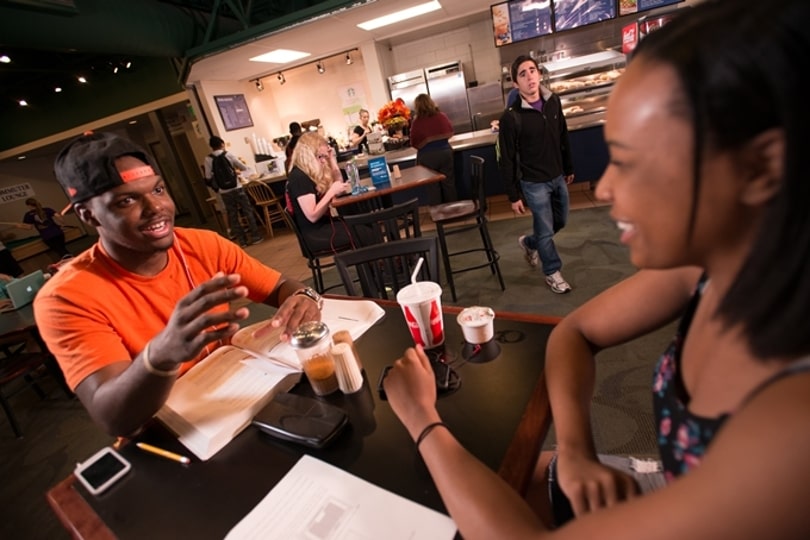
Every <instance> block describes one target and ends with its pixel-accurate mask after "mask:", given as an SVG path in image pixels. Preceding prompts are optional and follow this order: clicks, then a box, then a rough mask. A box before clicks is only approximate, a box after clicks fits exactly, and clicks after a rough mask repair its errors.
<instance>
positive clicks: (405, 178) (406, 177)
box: [332, 165, 446, 208]
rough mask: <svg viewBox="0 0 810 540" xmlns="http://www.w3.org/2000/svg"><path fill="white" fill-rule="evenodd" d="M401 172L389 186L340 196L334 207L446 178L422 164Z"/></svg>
mask: <svg viewBox="0 0 810 540" xmlns="http://www.w3.org/2000/svg"><path fill="white" fill-rule="evenodd" d="M400 172H401V177H400V178H393V177H392V178H391V184H390V185H389V186H384V187H381V186H377V187H375V188H374V189H370V190H369V191H366V192H365V193H360V194H358V195H346V196H343V197H338V198H336V199H333V200H332V206H333V207H334V208H340V207H341V206H346V205H349V204H355V203H359V202H364V201H369V200H371V199H375V198H377V197H382V196H384V195H390V194H392V193H397V192H399V191H405V190H406V189H413V188H416V187H419V186H426V185H428V184H434V183H436V182H441V181H442V180H444V179H445V178H446V177H445V175H443V174H442V173H440V172H437V171H434V170H433V169H428V168H427V167H424V166H422V165H415V166H413V167H409V168H407V169H402V170H401V171H400ZM363 180H366V181H367V180H368V178H364V179H361V181H363ZM365 183H367V182H365Z"/></svg>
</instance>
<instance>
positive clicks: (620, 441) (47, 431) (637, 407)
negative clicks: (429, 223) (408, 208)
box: [0, 208, 672, 539]
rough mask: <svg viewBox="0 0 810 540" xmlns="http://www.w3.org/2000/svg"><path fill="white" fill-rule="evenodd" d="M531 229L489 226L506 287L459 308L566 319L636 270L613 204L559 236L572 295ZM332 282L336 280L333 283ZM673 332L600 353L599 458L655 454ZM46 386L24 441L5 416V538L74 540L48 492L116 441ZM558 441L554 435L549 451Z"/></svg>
mask: <svg viewBox="0 0 810 540" xmlns="http://www.w3.org/2000/svg"><path fill="white" fill-rule="evenodd" d="M530 228H531V221H530V219H529V218H527V217H520V218H508V219H502V220H499V221H495V222H492V223H491V224H490V232H491V235H492V237H493V241H494V242H495V244H496V248H497V249H498V250H499V252H500V254H501V270H502V272H503V275H504V280H505V282H506V290H505V291H501V290H500V287H499V286H498V283H497V280H496V279H495V277H494V276H491V275H490V274H489V273H488V271H487V270H476V271H472V272H468V273H466V274H461V275H458V276H457V279H456V281H457V290H458V292H459V297H458V302H457V304H458V305H473V304H479V305H489V306H491V307H493V308H495V309H497V310H509V311H522V312H533V313H543V314H550V315H565V314H567V313H569V312H570V311H571V310H573V309H574V308H575V307H577V306H578V305H580V304H582V303H583V302H585V301H587V300H588V299H589V298H592V297H593V296H595V295H596V294H598V293H599V292H601V291H602V290H604V289H605V288H607V287H609V286H610V285H612V284H614V283H616V282H617V281H619V280H620V279H622V278H623V277H625V276H628V275H630V274H631V273H632V272H633V271H634V269H633V267H632V266H631V265H630V264H629V263H628V261H627V256H626V252H625V249H624V248H623V247H622V246H620V245H619V244H618V242H617V238H618V232H617V231H616V228H615V226H614V225H613V223H612V222H611V221H610V220H609V218H608V210H607V208H591V209H587V210H575V211H573V212H572V213H571V215H570V218H569V225H568V227H566V228H565V229H564V230H563V231H561V232H560V233H559V234H558V235H557V237H556V239H557V245H558V248H559V250H560V253H561V255H562V258H563V263H564V267H563V273H564V275H565V276H566V278H567V279H568V280H569V282H570V283H571V284H572V286H573V287H574V290H573V291H572V292H571V293H569V294H566V295H557V294H553V293H552V292H550V291H549V290H548V288H547V287H546V286H545V284H544V283H543V279H542V273H541V272H540V270H538V269H532V268H530V267H529V266H528V265H527V264H526V262H525V261H524V259H523V256H522V253H521V251H520V250H519V248H518V245H517V237H518V235H520V234H525V233H526V232H528V231H529V229H530ZM425 234H432V232H430V231H427V232H426V233H425ZM471 235H472V236H470V238H469V239H463V238H459V237H454V238H453V242H455V243H456V244H455V245H456V246H461V245H462V244H464V243H465V242H473V241H477V242H480V239H478V237H477V236H476V233H475V232H472V233H471ZM268 262H269V261H268ZM330 278H335V276H329V278H327V281H329V279H330ZM335 292H339V291H335ZM449 298H450V295H449V290H448V289H447V287H445V294H444V298H443V301H445V302H449ZM671 334H672V329H664V330H662V331H659V332H657V333H655V334H653V335H650V336H648V337H645V338H643V339H640V340H636V341H634V342H633V343H630V344H627V345H624V346H621V347H616V348H614V349H612V350H609V351H604V352H603V353H601V354H600V355H599V357H598V368H597V370H598V379H597V389H596V394H595V396H594V401H593V418H594V422H593V423H594V434H595V439H596V444H597V448H598V449H599V450H600V451H601V452H606V453H624V454H634V455H651V454H654V453H655V439H654V429H653V421H652V416H651V395H650V386H651V377H652V366H653V363H654V361H655V359H656V358H657V356H658V354H659V353H660V351H662V350H663V348H664V346H665V344H666V343H667V341H668V339H669V337H670V336H671ZM46 389H47V390H50V397H49V399H47V400H44V401H40V400H38V399H37V398H36V396H35V395H34V394H33V392H25V393H23V394H20V395H18V396H16V397H15V401H14V408H15V411H17V412H18V416H19V418H20V421H21V424H22V425H23V429H24V431H25V437H24V438H22V439H15V438H13V436H12V435H11V430H10V428H9V426H8V425H7V421H6V420H5V417H4V416H3V415H0V416H2V419H0V456H2V459H1V460H0V478H2V482H0V508H2V514H1V515H2V516H3V519H2V520H0V538H25V539H29V538H47V539H52V538H68V535H67V533H66V532H65V531H64V530H63V529H62V527H61V526H60V524H59V523H58V521H57V519H56V517H55V516H54V514H53V513H52V512H51V510H50V508H49V507H48V505H47V503H46V501H45V492H46V490H47V489H48V488H50V487H51V486H53V485H54V484H56V483H57V482H58V481H59V480H61V479H62V478H64V477H65V476H66V475H67V474H68V473H69V472H70V471H72V470H73V467H74V466H75V463H76V462H77V461H79V460H81V459H84V458H86V457H88V456H89V455H91V454H92V453H93V452H95V451H96V450H97V449H98V448H100V447H101V446H105V445H108V444H110V443H111V442H112V441H111V438H110V437H108V436H106V435H104V434H103V433H102V432H101V431H100V430H99V429H98V428H96V427H95V426H94V425H93V423H92V422H91V421H90V420H89V418H88V416H87V414H86V413H85V412H84V409H83V408H82V406H81V405H80V403H79V402H78V401H77V400H75V399H74V400H67V399H66V398H65V397H64V395H63V394H61V393H60V392H59V389H58V388H57V387H56V386H55V385H52V386H50V387H46ZM552 443H553V436H552V437H551V438H550V440H549V441H548V443H547V445H551V444H552Z"/></svg>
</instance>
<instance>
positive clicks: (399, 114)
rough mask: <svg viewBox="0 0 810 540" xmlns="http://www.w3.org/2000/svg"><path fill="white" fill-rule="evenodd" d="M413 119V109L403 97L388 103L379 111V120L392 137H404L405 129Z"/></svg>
mask: <svg viewBox="0 0 810 540" xmlns="http://www.w3.org/2000/svg"><path fill="white" fill-rule="evenodd" d="M410 119H411V110H410V109H408V106H407V105H405V102H404V101H403V100H402V98H397V99H395V100H394V101H389V102H388V103H386V104H385V105H384V106H383V108H382V109H380V111H379V112H378V113H377V121H379V122H380V124H382V126H383V127H384V128H385V129H386V130H387V131H388V135H389V136H391V137H398V138H404V136H405V135H404V132H405V129H406V128H407V127H408V122H409V121H410Z"/></svg>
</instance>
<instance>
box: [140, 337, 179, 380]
mask: <svg viewBox="0 0 810 540" xmlns="http://www.w3.org/2000/svg"><path fill="white" fill-rule="evenodd" d="M151 343H152V342H151V341H150V342H149V343H147V344H146V347H144V348H143V352H142V353H141V358H143V367H145V368H146V371H148V372H149V373H150V374H152V375H157V376H158V377H174V376H175V375H177V372H178V371H180V367H179V366H178V367H176V368H174V369H172V370H171V371H166V370H165V369H158V368H156V367H155V366H153V365H152V362H150V361H149V345H150V344H151Z"/></svg>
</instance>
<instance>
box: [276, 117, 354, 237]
mask: <svg viewBox="0 0 810 540" xmlns="http://www.w3.org/2000/svg"><path fill="white" fill-rule="evenodd" d="M348 189H349V184H348V183H347V182H344V181H343V176H342V174H341V172H340V168H339V167H338V164H337V158H336V157H335V152H334V150H333V149H332V147H330V146H329V144H328V143H327V142H326V139H325V138H323V137H322V136H321V135H318V134H317V133H314V132H309V133H305V134H303V135H301V138H300V139H298V144H296V145H295V150H294V151H293V154H292V168H291V170H290V173H289V174H288V175H287V201H288V203H287V206H288V210H290V211H291V212H292V217H293V219H294V220H295V223H296V224H297V225H298V229H299V230H300V231H301V234H302V235H303V236H304V238H305V239H306V242H307V245H308V246H309V248H310V249H312V250H314V251H321V250H331V251H333V252H338V251H341V250H344V249H345V248H346V247H351V246H353V245H354V242H353V241H352V238H351V235H350V234H349V230H348V227H346V224H345V223H343V221H341V220H340V219H339V218H337V217H332V215H331V213H330V206H329V205H330V203H331V202H332V200H333V199H334V198H335V197H337V196H339V195H342V194H344V193H346V192H347V190H348Z"/></svg>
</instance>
